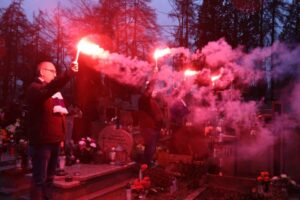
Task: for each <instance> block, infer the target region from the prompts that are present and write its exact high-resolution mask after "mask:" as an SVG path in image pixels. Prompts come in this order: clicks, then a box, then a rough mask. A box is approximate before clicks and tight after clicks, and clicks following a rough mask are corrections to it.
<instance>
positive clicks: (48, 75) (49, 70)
mask: <svg viewBox="0 0 300 200" xmlns="http://www.w3.org/2000/svg"><path fill="white" fill-rule="evenodd" d="M40 73H41V78H42V79H44V81H45V82H46V83H49V82H51V81H52V80H53V79H54V78H55V77H56V69H55V66H54V65H53V64H52V63H50V62H45V63H43V65H42V67H41V72H40Z"/></svg>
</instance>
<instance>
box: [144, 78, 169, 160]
mask: <svg viewBox="0 0 300 200" xmlns="http://www.w3.org/2000/svg"><path fill="white" fill-rule="evenodd" d="M153 89H154V83H153V82H151V83H149V84H148V86H147V88H146V90H145V92H144V93H143V95H142V96H141V97H140V99H139V102H138V108H139V125H140V130H141V134H142V136H143V138H144V144H145V150H144V163H146V164H148V166H151V165H152V162H153V156H154V154H155V151H156V145H157V142H158V139H159V135H160V130H161V128H162V125H163V114H162V111H161V109H160V106H159V105H158V103H157V101H156V99H155V98H154V97H153V92H154V91H153Z"/></svg>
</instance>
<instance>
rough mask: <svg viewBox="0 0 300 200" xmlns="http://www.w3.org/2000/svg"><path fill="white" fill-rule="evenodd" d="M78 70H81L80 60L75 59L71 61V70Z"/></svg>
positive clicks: (74, 71) (75, 71) (73, 71)
mask: <svg viewBox="0 0 300 200" xmlns="http://www.w3.org/2000/svg"><path fill="white" fill-rule="evenodd" d="M78 70H79V67H78V62H76V61H73V62H72V63H71V65H70V71H71V72H72V73H77V72H78Z"/></svg>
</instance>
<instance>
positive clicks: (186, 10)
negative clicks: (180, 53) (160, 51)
mask: <svg viewBox="0 0 300 200" xmlns="http://www.w3.org/2000/svg"><path fill="white" fill-rule="evenodd" d="M169 2H170V3H171V6H172V11H171V12H170V14H169V16H170V17H172V18H175V19H177V22H178V25H177V26H176V27H175V30H174V33H173V35H174V37H175V44H176V45H178V46H183V47H191V42H192V40H193V39H194V37H193V33H194V28H193V27H194V24H195V16H196V13H195V9H196V3H195V2H196V1H195V0H184V1H183V0H171V1H169Z"/></svg>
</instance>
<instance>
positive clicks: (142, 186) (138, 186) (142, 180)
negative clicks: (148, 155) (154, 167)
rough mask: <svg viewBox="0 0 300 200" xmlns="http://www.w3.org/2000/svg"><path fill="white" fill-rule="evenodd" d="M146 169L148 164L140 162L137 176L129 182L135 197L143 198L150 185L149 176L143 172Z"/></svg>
mask: <svg viewBox="0 0 300 200" xmlns="http://www.w3.org/2000/svg"><path fill="white" fill-rule="evenodd" d="M147 169H148V165H146V164H142V165H141V167H140V169H139V175H138V178H137V179H135V180H134V181H133V183H132V184H131V190H132V191H133V193H134V194H135V196H134V198H135V199H144V198H145V197H146V196H147V194H148V192H149V189H150V187H151V180H150V177H149V176H144V172H145V171H146V170H147Z"/></svg>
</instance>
